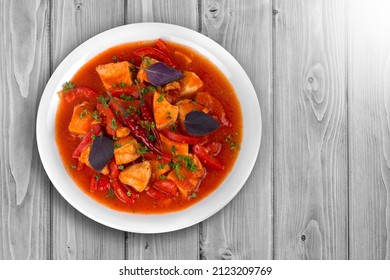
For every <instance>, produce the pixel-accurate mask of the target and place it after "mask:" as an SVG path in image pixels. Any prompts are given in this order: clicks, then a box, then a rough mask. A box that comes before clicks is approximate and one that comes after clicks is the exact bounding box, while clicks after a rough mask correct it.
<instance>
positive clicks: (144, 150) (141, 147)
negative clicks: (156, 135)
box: [137, 143, 150, 156]
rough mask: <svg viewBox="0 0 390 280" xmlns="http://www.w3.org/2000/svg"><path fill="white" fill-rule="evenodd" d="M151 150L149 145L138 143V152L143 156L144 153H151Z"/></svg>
mask: <svg viewBox="0 0 390 280" xmlns="http://www.w3.org/2000/svg"><path fill="white" fill-rule="evenodd" d="M149 152H150V150H149V149H148V147H146V146H144V145H142V144H141V143H139V144H138V149H137V154H139V155H141V156H142V155H144V154H146V153H149Z"/></svg>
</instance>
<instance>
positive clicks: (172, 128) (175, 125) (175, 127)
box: [171, 123, 177, 131]
mask: <svg viewBox="0 0 390 280" xmlns="http://www.w3.org/2000/svg"><path fill="white" fill-rule="evenodd" d="M171 130H172V131H176V130H177V123H175V124H174V125H173V126H172V127H171Z"/></svg>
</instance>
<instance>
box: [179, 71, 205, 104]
mask: <svg viewBox="0 0 390 280" xmlns="http://www.w3.org/2000/svg"><path fill="white" fill-rule="evenodd" d="M183 74H184V77H183V78H181V80H180V91H179V95H180V96H182V97H189V98H191V97H193V96H194V95H195V93H196V92H197V90H199V89H200V88H201V87H202V86H203V82H202V80H201V79H200V78H199V77H198V75H196V74H195V73H194V72H188V71H184V72H183Z"/></svg>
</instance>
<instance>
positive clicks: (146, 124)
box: [139, 121, 156, 131]
mask: <svg viewBox="0 0 390 280" xmlns="http://www.w3.org/2000/svg"><path fill="white" fill-rule="evenodd" d="M139 124H140V125H141V126H142V127H143V128H145V129H146V130H147V131H150V130H151V129H153V128H155V127H156V125H155V124H154V122H149V121H142V122H139Z"/></svg>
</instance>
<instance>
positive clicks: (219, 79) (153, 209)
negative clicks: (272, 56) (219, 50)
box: [56, 41, 242, 214]
mask: <svg viewBox="0 0 390 280" xmlns="http://www.w3.org/2000/svg"><path fill="white" fill-rule="evenodd" d="M153 45H154V41H147V42H136V43H127V44H123V45H118V46H115V47H113V48H110V49H108V50H106V51H104V52H102V53H101V54H99V55H97V56H96V57H94V58H92V59H91V60H90V61H88V62H87V63H86V64H85V65H84V66H83V67H81V68H80V70H78V72H77V73H76V74H75V75H74V77H73V78H72V80H71V81H72V83H74V84H75V85H76V86H77V87H81V86H85V87H89V88H91V89H93V90H94V91H96V92H97V93H98V95H104V92H105V89H104V87H103V84H102V82H101V80H100V77H99V75H98V73H97V72H96V70H95V68H96V67H97V66H98V65H101V64H107V63H112V62H113V59H112V58H113V57H114V56H115V57H121V56H122V55H124V54H126V53H130V52H131V51H133V50H135V49H137V48H140V47H144V46H153ZM167 45H168V50H169V51H170V53H171V54H172V60H173V61H174V62H175V64H176V65H177V67H176V69H178V70H181V71H183V70H185V71H192V72H195V73H196V74H197V75H198V76H199V78H200V79H201V80H202V81H203V83H204V85H203V88H202V89H201V91H208V92H209V93H211V94H212V95H213V96H215V97H216V98H217V99H218V100H219V101H220V102H221V104H222V105H223V107H224V110H225V113H226V117H227V119H228V120H229V121H230V122H231V123H232V126H231V127H225V126H221V127H220V128H219V129H217V130H216V131H215V132H213V133H212V134H211V135H210V136H209V139H210V142H213V141H215V142H221V143H222V150H221V152H220V153H219V154H218V156H217V157H218V159H219V160H220V161H221V162H222V163H223V164H224V166H225V168H224V170H223V171H219V172H215V171H214V170H212V169H208V168H206V176H205V177H204V178H203V179H202V180H201V182H200V185H199V186H198V188H197V192H196V193H197V196H196V197H188V198H183V197H181V196H179V197H175V198H170V199H163V200H159V201H156V200H154V199H152V198H151V197H149V196H148V195H147V194H146V193H145V191H144V192H142V193H140V195H139V198H138V199H137V201H136V203H135V204H134V205H127V204H125V203H123V202H122V201H121V200H119V199H118V198H116V197H108V196H107V193H106V192H99V191H95V192H91V191H90V190H89V188H90V180H91V177H92V176H94V174H96V171H95V170H93V169H92V168H89V167H87V166H84V168H82V170H78V169H77V168H74V166H77V163H78V160H77V159H74V158H72V153H73V151H74V150H75V149H76V147H77V146H78V144H79V143H80V142H81V137H78V136H74V135H72V134H71V133H70V132H69V130H68V125H69V123H70V120H71V117H72V113H73V106H71V105H70V104H69V103H67V102H66V101H65V100H64V98H60V103H59V106H58V111H57V117H56V142H57V146H58V149H59V152H60V155H61V158H62V161H63V163H64V166H65V169H66V171H67V172H68V173H69V175H70V176H71V178H72V179H73V181H74V182H75V183H76V184H77V185H78V186H79V187H80V188H81V189H82V190H83V191H84V192H85V193H86V194H88V195H89V196H90V197H92V198H93V199H95V200H96V201H98V202H99V203H101V204H104V205H105V206H107V207H109V208H112V209H115V210H118V211H123V212H130V213H143V214H152V213H167V212H173V211H179V210H182V209H184V208H187V207H189V206H191V205H193V204H195V203H197V202H198V201H200V200H202V199H204V198H205V197H206V196H208V195H209V194H210V193H211V192H213V191H214V190H215V189H216V188H217V187H218V186H219V185H220V184H221V183H222V181H223V180H224V179H225V178H226V176H227V175H228V174H229V172H230V171H231V169H232V167H233V165H234V162H235V160H236V158H237V155H238V152H239V144H240V143H241V138H242V137H241V135H242V114H241V107H240V103H239V101H238V99H237V97H236V94H235V92H234V90H233V87H232V86H231V84H230V83H229V81H228V80H227V79H226V77H225V76H224V74H223V73H222V72H221V71H220V70H219V69H218V68H217V67H216V66H215V65H214V64H213V63H212V62H211V61H209V60H208V59H207V58H205V57H203V56H202V55H200V54H199V53H197V52H196V51H194V50H193V49H190V48H188V47H186V46H182V45H180V44H177V43H173V42H167ZM175 51H179V52H181V53H183V54H185V55H187V56H189V57H191V58H192V62H191V63H190V64H189V65H187V66H186V65H185V64H184V61H183V60H182V59H181V56H180V55H175ZM228 135H230V136H231V137H232V139H233V141H234V142H235V143H236V144H237V147H236V148H235V149H233V148H234V147H232V142H231V141H228V140H227V137H228ZM71 166H73V168H72V167H71Z"/></svg>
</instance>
